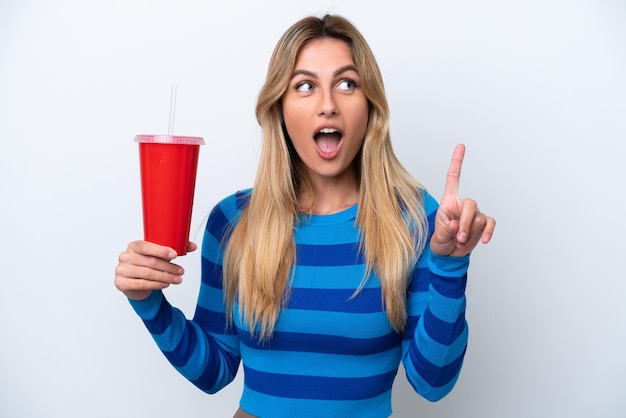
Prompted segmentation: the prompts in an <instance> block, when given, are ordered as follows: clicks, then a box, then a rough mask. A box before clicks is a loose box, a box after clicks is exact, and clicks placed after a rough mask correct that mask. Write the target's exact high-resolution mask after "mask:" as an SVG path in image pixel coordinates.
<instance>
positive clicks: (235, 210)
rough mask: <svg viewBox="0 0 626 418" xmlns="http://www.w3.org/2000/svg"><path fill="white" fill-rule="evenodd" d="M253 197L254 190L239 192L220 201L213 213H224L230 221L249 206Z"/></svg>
mask: <svg viewBox="0 0 626 418" xmlns="http://www.w3.org/2000/svg"><path fill="white" fill-rule="evenodd" d="M251 195H252V189H245V190H239V191H237V192H235V193H233V194H231V195H229V196H227V197H225V198H223V199H222V200H220V202H219V203H218V204H217V205H215V207H214V208H213V211H216V210H219V211H221V212H222V213H224V215H226V217H227V218H228V219H234V218H235V217H238V215H240V214H241V212H243V210H244V209H245V208H246V206H248V203H249V202H250V196H251Z"/></svg>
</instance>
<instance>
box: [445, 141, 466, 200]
mask: <svg viewBox="0 0 626 418" xmlns="http://www.w3.org/2000/svg"><path fill="white" fill-rule="evenodd" d="M463 157H465V145H463V144H458V145H457V146H456V148H454V153H453V154H452V161H451V162H450V168H448V176H447V178H446V186H445V188H444V194H458V192H459V179H460V178H461V165H462V164H463Z"/></svg>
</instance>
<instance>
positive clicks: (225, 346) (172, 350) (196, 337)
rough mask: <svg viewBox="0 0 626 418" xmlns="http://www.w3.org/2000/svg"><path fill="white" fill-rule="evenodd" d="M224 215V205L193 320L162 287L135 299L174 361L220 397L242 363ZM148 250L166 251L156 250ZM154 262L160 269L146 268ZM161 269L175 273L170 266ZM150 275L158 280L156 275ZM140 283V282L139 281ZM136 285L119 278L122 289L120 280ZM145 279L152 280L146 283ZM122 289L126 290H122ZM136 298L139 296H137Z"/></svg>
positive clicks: (214, 217)
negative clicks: (229, 293) (227, 310)
mask: <svg viewBox="0 0 626 418" xmlns="http://www.w3.org/2000/svg"><path fill="white" fill-rule="evenodd" d="M222 214H223V213H222V211H221V209H220V206H219V205H218V206H216V208H215V209H214V210H213V212H212V213H211V215H210V217H209V220H208V222H207V228H206V230H205V235H204V241H203V246H202V283H201V287H200V293H199V297H198V304H197V307H196V312H195V315H194V317H193V319H192V320H188V319H186V318H185V315H184V314H183V313H182V312H181V311H180V310H179V309H177V308H175V307H173V306H171V305H170V304H169V302H168V301H167V299H166V298H165V297H164V295H163V293H162V291H161V289H160V288H159V287H158V286H159V285H156V286H154V287H153V289H152V290H151V291H150V292H149V293H148V296H147V297H146V298H143V299H140V300H136V299H133V298H132V297H130V296H129V301H130V303H131V305H132V307H133V308H134V309H135V311H136V312H137V314H138V315H139V317H140V318H141V319H142V320H143V322H144V324H145V325H146V327H147V328H148V331H149V332H150V334H151V335H152V337H153V339H154V340H155V342H156V343H157V345H158V347H159V349H160V350H161V351H162V352H163V354H164V355H165V357H166V358H167V359H168V360H169V362H170V363H171V364H172V365H173V366H174V367H175V368H176V369H177V370H178V371H179V372H180V373H181V374H182V375H183V376H184V377H185V378H187V379H188V380H189V381H191V382H192V383H193V384H194V385H196V386H197V387H198V388H200V389H202V390H203V391H205V392H208V393H214V392H217V391H218V390H220V389H221V388H223V387H224V386H226V385H227V384H228V383H230V382H231V381H232V380H233V379H234V377H235V374H236V373H237V369H238V366H239V361H240V357H239V350H238V339H237V335H236V332H235V331H234V330H233V329H232V328H228V327H227V324H226V320H225V315H224V303H223V294H222V288H221V279H222V270H221V256H222V255H221V246H220V245H219V243H220V242H221V237H218V236H215V235H214V234H215V231H222V230H223V231H225V230H228V228H227V227H225V225H223V224H222V223H223V222H224V221H225V218H224V217H223V216H222ZM148 247H149V248H152V249H154V250H159V251H160V250H161V249H158V248H156V249H155V248H154V247H152V246H148ZM129 248H130V246H129ZM146 257H148V256H147V255H143V258H146ZM123 258H124V259H130V260H139V257H138V256H135V257H132V256H130V255H127V256H124V257H122V256H120V260H122V259H123ZM157 258H158V257H157ZM151 263H153V265H157V264H159V265H160V263H161V260H157V262H154V261H150V262H143V264H151ZM121 264H122V263H121ZM169 264H171V263H169ZM160 268H166V269H172V270H173V271H175V269H174V268H172V267H170V266H169V265H168V266H161V267H160ZM120 270H121V271H132V269H130V268H128V267H124V266H123V267H121V268H120V267H119V266H118V274H119V271H120ZM135 271H136V272H139V273H141V274H144V273H143V272H146V271H149V269H148V270H147V269H146V268H145V267H144V268H142V269H135ZM137 275H138V276H139V275H140V274H137ZM144 275H147V276H152V277H155V276H156V274H155V273H146V274H144ZM137 279H138V278H135V280H137ZM130 280H131V279H130V278H128V277H125V278H124V280H122V279H118V277H116V284H117V283H118V281H119V282H121V283H124V282H125V281H130ZM139 280H142V281H143V282H146V281H147V279H145V278H141V279H139ZM174 283H176V282H174ZM118 287H120V286H119V285H118ZM127 287H130V285H127ZM120 290H122V289H120ZM125 293H126V292H125ZM131 294H132V295H133V296H134V295H135V294H134V293H131ZM127 296H128V294H127Z"/></svg>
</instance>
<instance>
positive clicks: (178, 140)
mask: <svg viewBox="0 0 626 418" xmlns="http://www.w3.org/2000/svg"><path fill="white" fill-rule="evenodd" d="M135 142H142V143H152V144H184V145H204V139H203V138H201V137H199V136H178V135H136V136H135Z"/></svg>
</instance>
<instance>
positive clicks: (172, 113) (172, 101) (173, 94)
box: [167, 84, 176, 136]
mask: <svg viewBox="0 0 626 418" xmlns="http://www.w3.org/2000/svg"><path fill="white" fill-rule="evenodd" d="M175 115H176V84H172V92H171V95H170V122H169V126H168V129H167V134H168V135H170V136H172V134H173V133H174V117H175Z"/></svg>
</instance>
